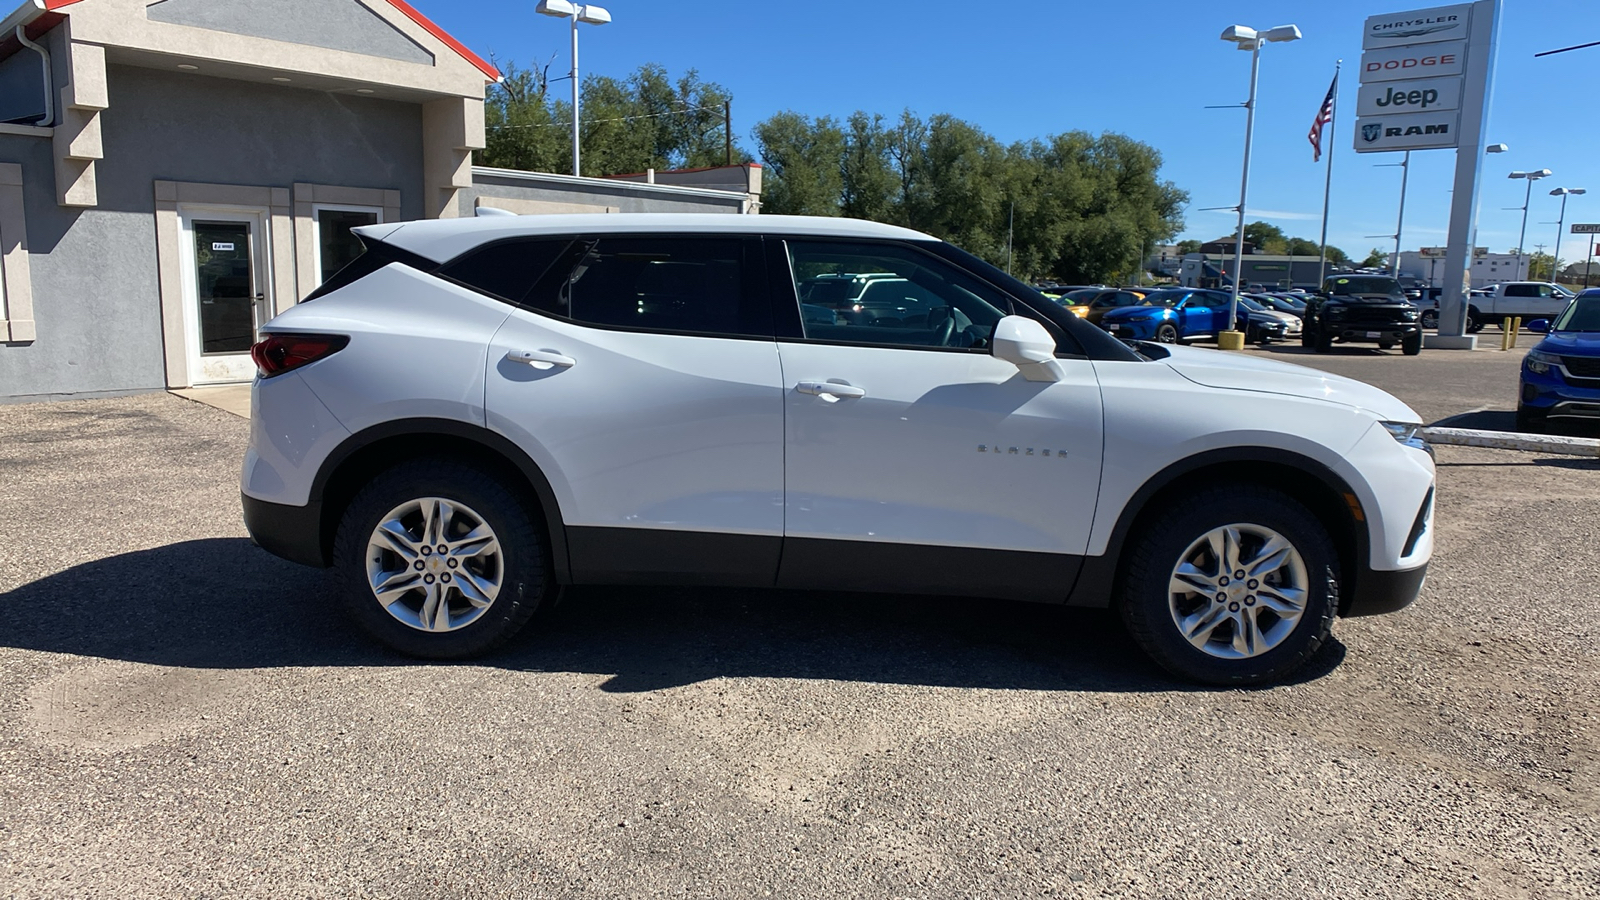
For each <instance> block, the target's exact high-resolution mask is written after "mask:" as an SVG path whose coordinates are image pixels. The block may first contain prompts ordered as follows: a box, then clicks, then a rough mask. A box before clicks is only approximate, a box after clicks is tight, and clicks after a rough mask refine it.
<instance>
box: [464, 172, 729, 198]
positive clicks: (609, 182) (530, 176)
mask: <svg viewBox="0 0 1600 900" xmlns="http://www.w3.org/2000/svg"><path fill="white" fill-rule="evenodd" d="M472 172H473V174H474V175H483V176H485V177H489V178H505V179H509V180H512V181H554V182H564V183H567V184H578V185H587V186H590V187H595V188H611V189H613V190H616V189H623V188H626V189H629V190H635V189H642V190H646V191H657V192H660V193H664V194H691V195H694V196H698V197H719V198H722V199H733V198H736V197H738V198H743V197H747V196H749V194H748V192H746V191H725V190H720V189H718V188H708V187H690V186H688V185H681V184H660V183H656V184H651V183H649V182H647V181H623V180H622V179H620V178H596V177H594V176H592V175H581V176H579V175H562V174H560V173H557V172H525V171H523V170H521V169H497V168H495V167H493V166H473V167H472ZM473 187H475V188H477V189H478V190H480V191H481V190H482V189H483V188H484V187H485V185H483V184H479V183H476V182H475V183H474V184H473ZM487 199H491V200H492V199H494V198H487Z"/></svg>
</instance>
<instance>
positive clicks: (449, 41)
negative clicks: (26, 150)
mask: <svg viewBox="0 0 1600 900" xmlns="http://www.w3.org/2000/svg"><path fill="white" fill-rule="evenodd" d="M51 2H64V3H76V2H78V0H51ZM389 5H390V6H393V7H394V8H395V9H398V10H400V11H401V12H402V13H404V14H405V15H406V17H407V18H409V19H411V21H413V22H415V23H417V24H418V25H421V26H422V27H423V28H424V29H426V30H427V32H428V33H429V34H431V35H433V36H434V37H436V38H438V39H439V40H441V41H443V42H444V44H445V46H447V47H449V48H450V49H451V50H454V51H455V52H456V53H458V54H460V55H461V58H462V59H465V60H466V61H467V62H469V63H472V64H473V65H474V66H476V67H477V68H478V71H480V72H482V73H483V74H484V75H485V76H487V77H488V78H489V80H490V81H493V82H494V83H496V84H499V83H500V80H501V78H502V77H503V76H502V75H501V74H500V70H499V69H496V68H495V67H494V66H492V65H490V64H489V63H487V62H485V61H484V59H483V57H481V56H479V55H478V54H476V53H473V52H472V51H471V50H468V49H467V48H466V46H465V45H463V44H462V43H461V42H460V41H458V40H456V39H455V38H453V37H451V36H450V33H449V32H447V31H445V30H444V29H443V28H440V27H439V26H437V25H435V24H433V20H431V19H429V18H428V17H427V16H425V15H423V14H422V13H419V12H417V11H416V10H415V9H413V8H412V6H411V4H409V3H407V2H406V0H389Z"/></svg>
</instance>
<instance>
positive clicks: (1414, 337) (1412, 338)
mask: <svg viewBox="0 0 1600 900" xmlns="http://www.w3.org/2000/svg"><path fill="white" fill-rule="evenodd" d="M1400 352H1401V353H1404V354H1405V355H1407V356H1416V355H1417V354H1419V353H1421V352H1422V332H1420V331H1419V332H1417V333H1416V334H1408V335H1406V337H1405V339H1404V340H1402V341H1401V342H1400Z"/></svg>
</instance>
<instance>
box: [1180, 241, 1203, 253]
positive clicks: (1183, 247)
mask: <svg viewBox="0 0 1600 900" xmlns="http://www.w3.org/2000/svg"><path fill="white" fill-rule="evenodd" d="M1199 252H1200V242H1199V241H1196V240H1187V241H1179V242H1178V255H1179V256H1185V255H1187V254H1190V253H1199Z"/></svg>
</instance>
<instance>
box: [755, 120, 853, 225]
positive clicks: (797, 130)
mask: <svg viewBox="0 0 1600 900" xmlns="http://www.w3.org/2000/svg"><path fill="white" fill-rule="evenodd" d="M755 138H756V146H757V147H758V148H759V149H760V152H761V158H762V160H763V162H764V164H765V167H766V168H765V171H764V173H763V174H762V199H761V203H762V206H763V207H764V208H765V210H766V211H767V212H769V213H773V214H778V215H805V216H836V215H838V214H839V198H840V194H841V192H842V191H843V189H844V178H843V176H842V174H841V167H840V161H841V160H842V158H843V157H844V149H845V143H844V131H843V130H841V129H840V128H839V125H838V123H837V122H835V121H834V120H833V119H832V118H829V117H827V116H822V117H820V118H817V119H812V118H811V117H809V116H803V115H801V114H800V113H797V112H781V113H776V114H774V115H773V116H771V117H770V118H768V119H766V120H765V121H763V122H761V123H760V124H759V125H757V126H756V128H755Z"/></svg>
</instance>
